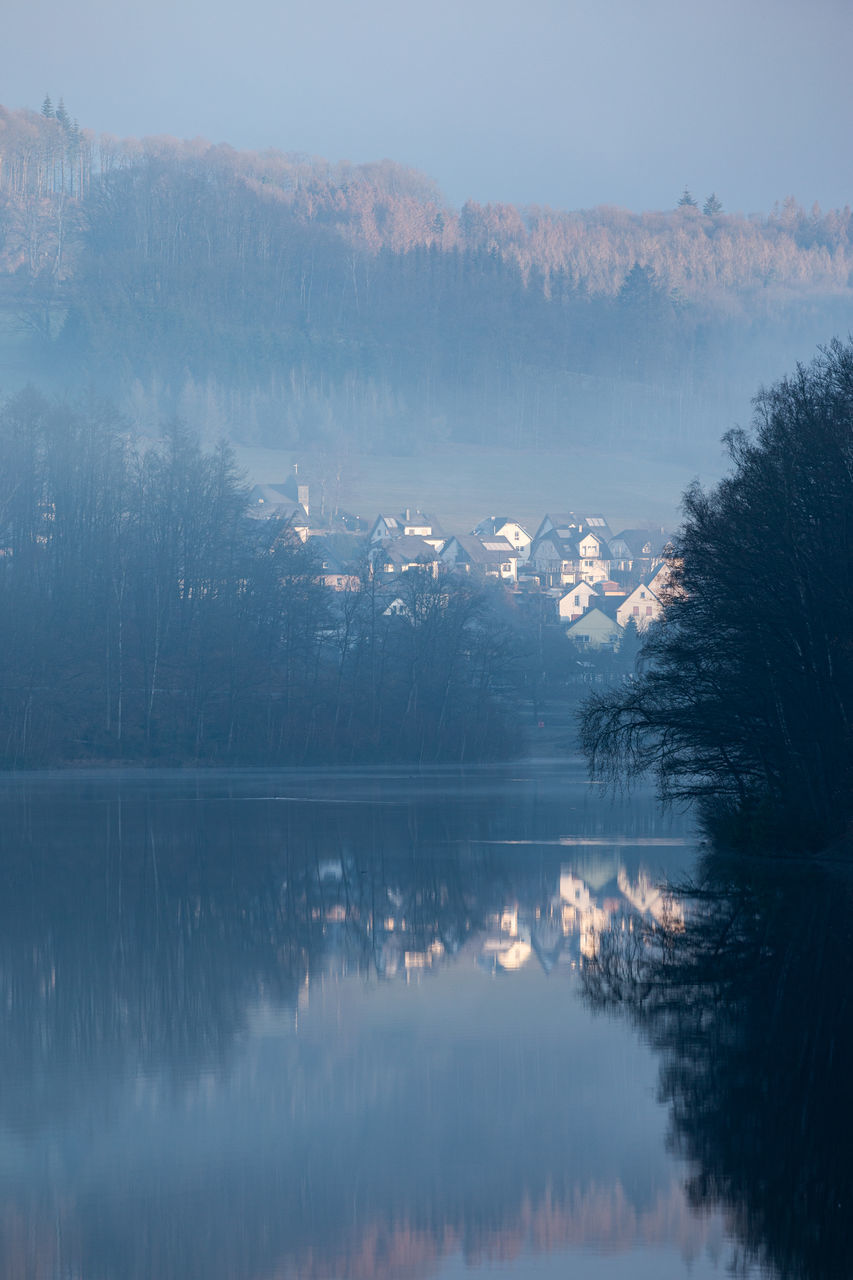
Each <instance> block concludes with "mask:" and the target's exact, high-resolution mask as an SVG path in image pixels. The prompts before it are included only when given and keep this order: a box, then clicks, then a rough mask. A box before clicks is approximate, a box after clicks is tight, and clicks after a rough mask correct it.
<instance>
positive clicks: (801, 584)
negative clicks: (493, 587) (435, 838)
mask: <svg viewBox="0 0 853 1280" xmlns="http://www.w3.org/2000/svg"><path fill="white" fill-rule="evenodd" d="M755 404H756V416H755V424H754V433H753V435H752V436H748V435H747V434H745V433H742V432H736V433H732V434H731V435H730V436H729V449H730V453H731V458H732V463H733V470H732V472H731V474H730V475H729V476H728V477H727V478H726V479H725V480H723V481H722V483H721V484H720V485H718V487H717V488H716V489H714V490H712V491H711V492H707V493H706V492H703V491H702V490H701V489H700V488H699V487H698V486H696V487H694V488H692V489H691V490H690V491H689V492H688V494H687V495H686V498H685V504H684V506H685V516H686V520H685V523H684V527H683V530H682V532H681V535H680V537H679V539H678V542H677V548H676V556H675V559H674V561H673V578H672V587H671V591H670V598H669V601H668V605H667V609H666V614H665V618H664V620H663V621H662V623H661V624H660V625H658V626H657V627H655V628H653V629H652V630H650V632H649V635H648V639H647V641H646V643H645V645H644V647H643V652H642V658H641V661H642V664H643V665H642V671H641V674H640V676H639V678H638V679H636V680H634V681H630V682H628V683H627V684H626V685H625V686H624V687H623V688H621V689H617V690H614V691H611V692H609V693H606V694H602V695H601V696H598V697H595V698H593V699H592V700H590V702H589V703H588V704H587V706H586V711H585V715H584V721H583V735H584V743H585V746H586V749H587V751H588V753H589V756H590V759H591V762H592V767H593V769H596V770H601V771H602V772H603V773H605V774H609V775H610V776H611V777H613V778H617V777H619V776H622V775H623V774H624V773H626V772H627V773H628V774H632V773H638V772H642V771H645V770H649V769H650V770H653V771H654V772H655V773H656V774H657V777H658V781H659V783H660V786H661V789H662V791H663V793H664V794H665V795H670V796H674V797H687V798H696V797H698V798H700V799H703V800H705V801H709V802H710V812H711V813H713V814H716V817H717V819H718V821H719V820H720V816H721V814H723V815H724V814H728V815H730V816H731V817H732V818H733V820H734V826H733V828H732V831H731V832H730V834H731V833H732V832H734V833H736V834H739V835H740V836H741V838H748V839H759V838H767V836H768V835H772V837H773V838H774V839H777V840H782V841H784V842H787V843H795V844H796V843H799V844H810V845H819V844H821V843H824V842H825V841H826V840H828V839H829V838H831V837H833V836H836V835H838V834H840V833H841V832H843V831H844V830H845V829H846V828H847V827H848V824H849V823H850V821H851V819H853V755H851V747H853V343H850V342H848V343H847V344H842V343H841V342H839V341H835V342H833V343H832V344H831V345H830V346H829V347H828V348H826V349H825V350H824V351H823V352H822V353H821V355H820V356H819V357H818V358H816V359H815V360H814V361H813V362H812V363H811V364H810V365H809V366H807V367H804V366H799V367H798V369H797V372H796V373H795V374H794V375H793V376H791V377H789V378H786V379H784V380H783V381H781V382H780V383H778V384H777V385H775V386H773V387H771V388H770V389H769V390H766V391H763V392H762V393H761V394H760V395H759V396H758V397H757V398H756V402H755Z"/></svg>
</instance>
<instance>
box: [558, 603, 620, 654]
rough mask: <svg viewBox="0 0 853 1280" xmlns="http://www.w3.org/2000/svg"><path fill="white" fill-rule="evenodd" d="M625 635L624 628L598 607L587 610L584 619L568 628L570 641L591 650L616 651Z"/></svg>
mask: <svg viewBox="0 0 853 1280" xmlns="http://www.w3.org/2000/svg"><path fill="white" fill-rule="evenodd" d="M623 633H624V628H623V627H622V626H620V624H619V623H618V622H617V621H616V620H615V619H613V618H611V617H608V615H607V614H606V613H605V612H604V610H603V609H600V608H599V607H598V606H597V605H594V606H593V607H592V608H591V609H587V611H586V613H585V614H584V615H583V617H581V618H578V619H577V621H576V622H573V623H571V625H570V626H568V627H567V628H566V635H567V637H568V638H569V640H573V641H574V642H575V643H576V644H581V645H584V646H586V647H588V648H590V649H615V648H617V647H618V645H619V642H620V640H621V639H622V635H623Z"/></svg>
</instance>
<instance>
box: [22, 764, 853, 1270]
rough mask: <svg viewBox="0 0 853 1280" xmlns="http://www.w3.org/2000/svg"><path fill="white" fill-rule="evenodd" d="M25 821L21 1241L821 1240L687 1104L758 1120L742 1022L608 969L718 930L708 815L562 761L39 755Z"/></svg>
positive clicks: (446, 1243)
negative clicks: (710, 921)
mask: <svg viewBox="0 0 853 1280" xmlns="http://www.w3.org/2000/svg"><path fill="white" fill-rule="evenodd" d="M0 831H2V837H0V838H1V839H2V866H0V921H1V922H2V930H1V931H0V1017H2V1038H1V1039H0V1073H2V1074H0V1083H2V1089H0V1126H2V1127H0V1273H2V1275H4V1276H10V1277H16V1276H22V1277H23V1276H28V1277H33V1278H34V1280H41V1278H42V1277H45V1278H46V1277H51V1278H54V1277H74V1278H75V1280H80V1278H82V1280H89V1278H90V1277H95V1278H98V1280H100V1278H101V1277H105V1278H106V1277H109V1278H111V1280H112V1278H124V1277H129V1278H136V1277H139V1278H140V1280H142V1278H146V1280H147V1278H148V1277H157V1278H158V1280H171V1278H172V1277H174V1278H175V1280H194V1278H195V1277H198V1278H199V1280H201V1278H202V1277H203V1278H204V1280H218V1278H219V1277H222V1278H223V1280H225V1278H226V1277H228V1278H232V1277H234V1278H236V1277H240V1278H241V1280H243V1278H245V1280H266V1278H272V1277H280V1278H283V1277H315V1276H316V1277H331V1276H335V1277H372V1276H379V1277H382V1276H388V1277H396V1276H399V1277H415V1276H417V1277H444V1278H446V1280H449V1278H450V1277H461V1276H463V1275H465V1276H484V1277H485V1276H495V1275H499V1276H502V1277H511V1276H512V1277H515V1276H529V1277H532V1278H535V1277H543V1278H545V1277H556V1276H566V1275H572V1276H573V1275H577V1276H584V1277H591V1278H593V1280H595V1278H597V1277H602V1278H604V1277H607V1278H612V1277H628V1276H631V1277H639V1278H640V1280H644V1278H646V1277H648V1278H650V1280H651V1278H652V1277H654V1278H655V1280H665V1278H666V1277H670V1276H672V1277H678V1276H687V1275H690V1276H691V1277H694V1278H695V1280H701V1278H703V1277H710V1276H714V1277H722V1276H725V1275H726V1274H728V1269H729V1267H730V1265H731V1264H732V1262H733V1261H734V1262H735V1263H738V1262H739V1263H740V1265H742V1268H743V1274H768V1275H776V1274H780V1275H781V1274H783V1273H784V1267H786V1266H788V1263H790V1264H791V1265H790V1266H789V1267H788V1271H787V1274H791V1275H795V1274H796V1275H798V1276H799V1275H802V1276H805V1275H809V1276H810V1275H813V1274H814V1275H818V1274H823V1272H821V1271H820V1269H819V1267H818V1266H815V1267H814V1268H812V1269H811V1270H809V1269H808V1265H807V1263H808V1259H807V1260H806V1262H805V1263H804V1262H803V1260H802V1258H801V1257H800V1255H799V1254H797V1255H796V1256H795V1257H793V1261H791V1259H792V1255H791V1254H790V1249H789V1252H788V1254H787V1255H786V1257H787V1258H788V1262H785V1263H784V1265H783V1264H780V1265H779V1266H777V1267H776V1268H775V1269H774V1259H776V1260H778V1258H779V1257H780V1256H781V1255H780V1254H779V1253H778V1251H777V1252H776V1253H774V1252H773V1251H772V1249H771V1250H767V1249H764V1255H766V1256H765V1263H766V1268H765V1271H762V1272H759V1270H758V1269H755V1270H750V1266H751V1263H750V1262H749V1259H750V1258H752V1257H761V1256H764V1255H762V1248H764V1246H765V1245H766V1239H765V1237H767V1236H769V1235H772V1222H771V1223H770V1225H767V1223H765V1222H764V1220H763V1219H762V1221H761V1222H758V1224H757V1226H756V1220H755V1219H756V1214H757V1212H758V1211H757V1210H753V1208H751V1206H750V1202H749V1197H748V1189H749V1188H747V1191H743V1192H741V1193H738V1191H737V1188H734V1189H731V1190H730V1193H729V1191H728V1190H727V1187H726V1186H724V1185H722V1184H723V1181H724V1174H726V1176H730V1177H731V1178H733V1177H734V1176H735V1175H734V1173H733V1172H732V1170H733V1169H734V1168H736V1167H737V1165H738V1159H739V1156H738V1150H737V1141H735V1140H734V1139H732V1145H733V1147H734V1148H735V1149H734V1151H733V1153H731V1154H729V1153H728V1152H726V1153H724V1155H722V1156H719V1158H717V1163H716V1164H715V1163H714V1159H715V1152H714V1151H711V1152H708V1151H703V1149H702V1148H701V1142H700V1141H699V1139H698V1138H697V1137H696V1134H695V1132H694V1129H695V1125H694V1128H693V1129H691V1127H690V1125H691V1122H692V1119H696V1117H694V1116H693V1115H692V1112H691V1106H690V1100H691V1097H692V1099H693V1105H694V1110H695V1111H696V1114H697V1116H698V1117H699V1119H700V1120H701V1121H702V1123H705V1122H708V1123H710V1124H711V1125H712V1126H716V1128H715V1130H714V1131H715V1133H716V1132H717V1129H719V1127H720V1125H721V1123H722V1122H721V1116H725V1117H726V1123H728V1122H731V1124H732V1126H733V1127H736V1128H738V1130H739V1131H742V1132H744V1133H746V1134H747V1142H748V1143H749V1142H752V1138H751V1137H750V1136H749V1134H748V1132H747V1131H748V1125H747V1126H744V1125H743V1124H742V1122H741V1119H740V1117H739V1115H738V1113H737V1107H738V1106H742V1107H744V1108H745V1109H746V1108H749V1111H748V1114H749V1115H750V1116H752V1115H754V1114H756V1107H755V1105H754V1102H753V1101H750V1100H749V1099H748V1098H747V1099H744V1097H743V1096H742V1095H743V1093H744V1091H746V1092H747V1093H748V1088H747V1086H746V1085H745V1084H744V1083H743V1081H741V1084H740V1095H738V1094H737V1088H736V1087H734V1086H733V1089H732V1092H731V1093H730V1094H726V1095H725V1096H721V1097H715V1098H714V1099H712V1100H711V1101H710V1102H709V1103H708V1105H707V1106H706V1105H705V1103H704V1102H703V1101H702V1097H701V1096H699V1095H698V1094H697V1090H696V1088H694V1083H695V1078H698V1076H697V1063H698V1064H699V1065H701V1066H702V1067H703V1068H709V1069H712V1071H713V1080H714V1081H718V1080H719V1079H720V1078H721V1076H725V1067H726V1065H727V1064H728V1058H726V1059H725V1061H723V1060H722V1059H721V1056H720V1055H721V1053H722V1052H723V1050H722V1049H721V1046H726V1050H725V1052H728V1046H730V1044H731V1042H732V1036H733V1032H732V1027H731V1025H729V1024H728V1023H727V1024H726V1026H725V1027H722V1028H720V1027H719V1025H718V1024H719V1019H717V1021H715V1017H714V1015H713V1014H712V1015H710V1016H709V1014H708V1009H706V1008H704V1007H703V1008H700V1009H699V1012H698V1013H697V1014H696V1015H695V1017H694V1019H693V1022H692V1024H691V1027H690V1028H689V1029H687V1030H684V1028H682V1030H681V1031H679V1030H678V1028H677V1027H676V1026H675V1024H676V1023H678V1017H676V1016H674V1014H673V1008H667V1009H664V1010H663V1012H662V1013H661V1008H660V1007H658V1006H655V1007H654V1008H650V1007H649V1003H648V1001H647V999H646V997H647V995H648V991H649V990H650V989H652V988H654V990H655V991H656V992H660V991H661V990H664V989H665V983H661V982H658V981H657V980H656V979H655V977H654V975H652V977H651V979H650V978H649V973H648V972H645V973H643V974H641V975H640V978H641V983H640V985H639V986H638V985H637V983H636V982H635V983H634V986H633V987H631V989H630V991H629V990H628V986H627V985H626V982H625V981H623V979H624V977H625V975H624V974H623V975H622V978H620V977H619V975H618V974H617V972H616V968H615V967H611V969H610V970H609V972H608V975H607V981H606V983H603V982H602V980H601V977H600V975H599V977H598V978H597V979H596V980H595V981H591V978H590V972H591V964H590V961H591V958H592V957H593V956H594V955H595V953H596V947H597V941H596V940H597V939H599V938H600V937H601V936H602V934H603V933H607V934H608V935H609V936H610V937H611V939H612V940H613V941H614V946H616V944H617V943H618V947H616V950H618V951H619V957H621V958H620V959H619V963H620V964H621V963H623V962H624V963H627V962H628V961H626V957H628V959H630V955H631V951H630V948H631V946H632V945H633V940H634V939H639V938H640V937H641V936H646V937H647V936H648V935H649V932H650V930H651V931H652V932H655V931H656V930H657V929H658V928H659V926H661V925H668V926H672V924H673V920H675V922H676V924H677V925H678V927H679V928H680V927H681V926H680V924H679V921H680V920H681V919H682V917H683V918H684V920H685V921H686V927H685V931H684V934H683V936H685V937H689V936H691V935H690V933H689V909H687V912H686V914H685V910H684V909H683V908H682V906H681V904H680V903H678V902H674V901H673V900H672V899H671V898H670V897H669V896H668V895H667V894H666V893H661V892H660V890H659V889H658V888H657V886H658V885H659V884H660V882H661V881H662V880H663V879H664V878H665V877H670V878H672V879H676V880H679V879H683V878H684V877H685V876H686V875H688V874H690V873H692V872H693V871H694V870H695V866H696V858H697V848H696V840H695V837H694V834H693V831H692V828H691V823H690V819H689V818H688V817H685V816H679V815H677V814H676V815H672V814H670V815H669V816H662V815H661V814H660V812H659V811H658V810H657V808H656V806H655V805H654V803H653V802H652V800H651V799H650V798H649V797H646V796H635V797H633V798H631V799H630V800H624V801H615V802H614V801H613V799H612V798H611V799H606V798H604V797H602V795H601V794H600V793H598V792H596V791H594V790H592V789H590V788H589V787H588V786H587V785H586V783H585V781H584V776H583V772H582V770H581V767H580V765H573V764H572V763H571V762H570V763H566V762H560V763H558V762H547V761H539V762H536V761H529V762H525V763H524V764H522V765H518V764H515V765H512V766H506V767H495V768H487V769H481V770H473V771H466V772H465V773H464V774H461V773H459V772H453V771H436V772H430V773H426V774H412V773H407V772H402V771H387V770H386V771H355V770H349V771H336V772H304V771H300V772H238V773H227V774H226V773H203V774H196V773H186V772H184V773H144V774H143V773H136V774H115V773H111V774H80V775H78V774H75V775H73V776H70V775H37V776H30V777H24V778H22V777H20V776H17V777H6V778H3V779H2V780H0ZM679 913H681V914H679ZM754 915H755V912H754V910H753V914H752V916H750V919H752V918H753V917H754ZM730 932H731V931H729V933H730ZM655 936H657V935H656V933H655ZM761 945H762V946H765V949H766V945H767V939H766V938H765V939H764V940H763V941H762V943H761ZM620 948H621V950H620ZM614 954H615V951H614V950H613V948H611V959H612V958H613V955H614ZM643 955H644V956H646V957H647V955H648V953H647V952H643ZM741 962H742V958H741ZM766 963H767V962H766V959H764V960H762V964H763V965H764V966H765V968H766ZM617 967H618V966H617ZM592 968H594V966H592ZM667 975H668V978H673V982H674V983H675V984H676V985H677V984H678V983H682V984H684V977H683V971H682V970H679V973H678V975H676V977H673V974H672V972H671V971H670V970H667ZM634 978H636V973H635V974H634ZM691 982H693V980H692V978H691ZM620 984H621V985H620ZM615 985H616V986H618V991H616V992H615V996H614V988H615ZM688 985H689V984H688ZM696 985H697V984H696V983H695V982H694V983H693V986H696ZM605 986H606V990H605V989H604V988H605ZM678 989H679V990H682V989H684V990H686V989H687V985H684V986H683V987H679V988H678ZM691 989H692V988H691ZM703 990H704V988H703ZM638 991H639V993H640V994H639V995H638V994H637V993H638ZM794 998H795V997H794V996H793V995H792V999H794ZM760 999H761V1001H762V1007H763V1004H764V1003H767V1001H766V1000H765V997H764V996H761V997H760ZM632 1001H633V1005H632ZM679 1001H680V997H678V998H676V999H675V1001H674V1005H673V1007H674V1008H675V1009H676V1010H677V1009H678V1008H679ZM659 1003H660V1002H659ZM700 1003H701V1002H700ZM769 1003H771V1004H772V1001H770V1002H769ZM691 1007H693V1006H691ZM709 1007H712V1008H713V1009H716V1010H719V1008H720V1007H725V1008H726V1009H727V1010H730V1009H731V1008H733V1007H734V1003H733V1002H732V1000H731V999H729V1002H728V1003H726V1002H725V1001H724V1002H723V1006H721V1005H720V1001H719V999H718V998H717V997H716V996H715V997H714V998H713V1000H712V1002H711V1006H709ZM784 1012H785V1016H786V1019H787V1018H789V1017H790V1010H788V1009H786V1010H785V1011H784ZM827 1016H829V1015H828V1014H827ZM745 1017H746V1019H747V1020H748V1021H749V1022H750V1025H751V1023H752V1017H753V1015H752V1013H751V1012H749V1011H747V1014H746V1015H745ZM740 1025H741V1024H740V1023H737V1024H736V1026H735V1040H736V1039H737V1028H738V1027H739V1026H740ZM674 1027H675V1030H674V1029H673V1028H674ZM709 1028H711V1030H710V1031H709ZM688 1031H689V1035H688ZM667 1034H668V1035H669V1040H667V1038H666V1037H667ZM768 1034H769V1033H768V1032H767V1029H766V1028H765V1031H764V1033H763V1036H764V1039H763V1041H762V1043H764V1042H765V1041H766V1039H767V1035H768ZM685 1036H687V1039H685ZM706 1036H710V1037H711V1039H712V1041H713V1043H711V1042H710V1041H709V1042H708V1043H705V1041H704V1040H703V1037H706ZM679 1054H682V1057H681V1058H680V1057H679ZM685 1054H686V1061H687V1062H688V1063H689V1064H690V1067H691V1069H692V1070H693V1072H694V1074H693V1075H690V1074H689V1071H688V1073H687V1076H686V1077H685V1076H684V1071H685V1070H686V1068H685V1065H684V1061H682V1058H684V1056H685ZM709 1064H710V1067H709ZM739 1066H740V1068H741V1069H742V1070H743V1069H746V1070H747V1071H748V1066H747V1067H745V1064H744V1063H743V1062H740V1064H739ZM808 1069H811V1070H812V1075H814V1070H815V1067H814V1063H812V1066H811V1068H809V1067H808V1064H805V1065H804V1066H803V1070H808ZM742 1070H741V1074H742ZM673 1073H674V1075H673ZM736 1074H737V1073H736ZM698 1075H701V1072H699V1073H698ZM683 1077H684V1079H686V1080H687V1083H686V1084H685V1083H684V1079H683ZM737 1078H738V1079H739V1080H740V1079H741V1077H740V1076H738V1077H737ZM703 1087H704V1088H706V1089H708V1090H709V1091H713V1088H715V1087H716V1086H715V1085H709V1084H708V1082H707V1080H706V1082H705V1085H704V1086H703ZM766 1092H767V1090H766V1088H764V1089H763V1095H766ZM763 1095H762V1096H763ZM795 1104H796V1099H793V1101H792V1103H791V1105H792V1107H793V1108H794V1110H793V1112H792V1113H791V1114H792V1115H796V1114H797V1112H796V1105H795ZM757 1110H758V1112H760V1111H761V1108H760V1106H759V1107H758V1109H757ZM685 1116H686V1120H685ZM709 1117H710V1120H709ZM786 1123H791V1124H793V1121H792V1120H791V1117H790V1116H786ZM814 1123H817V1122H816V1121H815V1120H814V1118H813V1117H812V1118H811V1119H810V1120H809V1124H810V1125H813V1124H814ZM699 1127H700V1128H701V1124H700V1126H699ZM723 1127H725V1125H723ZM794 1127H796V1125H794ZM755 1140H756V1141H759V1142H760V1141H762V1140H763V1139H761V1136H760V1135H758V1136H757V1137H756V1139H755ZM796 1158H797V1159H799V1156H797V1157H796ZM726 1160H728V1164H726ZM727 1170H728V1173H726V1171H727ZM770 1172H773V1173H774V1176H775V1171H768V1176H770ZM745 1176H747V1175H745ZM758 1176H759V1179H760V1171H759V1175H758ZM808 1176H809V1177H810V1178H812V1179H815V1178H817V1177H818V1176H819V1172H818V1171H816V1170H815V1169H814V1168H813V1167H811V1168H810V1170H809V1173H808ZM709 1178H710V1179H711V1183H712V1184H713V1185H709V1184H708V1179H709ZM824 1182H825V1179H824ZM750 1186H751V1184H750ZM825 1189H826V1188H825ZM837 1192H838V1187H837V1186H836V1185H834V1184H833V1186H832V1188H830V1190H829V1192H828V1194H829V1198H830V1199H831V1198H832V1196H833V1195H835V1194H836V1193H837ZM839 1194H840V1192H839ZM780 1196H781V1203H783V1204H784V1197H785V1196H788V1198H789V1200H790V1210H791V1212H790V1214H789V1215H788V1218H790V1216H791V1215H792V1214H793V1215H794V1216H796V1213H797V1211H798V1210H797V1199H796V1189H795V1187H794V1186H793V1184H792V1187H791V1189H790V1190H787V1189H781V1190H780ZM777 1199H779V1197H777ZM827 1203H828V1202H827ZM774 1204H775V1201H774ZM800 1208H801V1209H802V1208H803V1206H802V1205H800ZM825 1211H826V1212H830V1210H828V1209H825ZM803 1212H806V1210H805V1209H804V1210H803ZM831 1212H832V1213H836V1212H837V1213H839V1214H840V1213H842V1212H843V1213H844V1214H846V1212H847V1205H846V1204H845V1205H844V1207H843V1210H842V1209H839V1210H834V1209H833V1210H831ZM807 1213H808V1215H809V1216H810V1217H812V1218H813V1217H814V1215H815V1208H814V1206H811V1207H807ZM750 1215H752V1216H750ZM782 1216H783V1217H784V1216H785V1215H782ZM765 1217H767V1214H765ZM753 1229H754V1233H755V1231H757V1236H756V1238H755V1239H753V1240H751V1239H750V1234H749V1233H750V1231H751V1230H753ZM784 1230H787V1228H785V1229H784ZM784 1230H783V1234H784ZM762 1233H763V1234H762ZM786 1240H787V1237H786ZM788 1243H789V1242H788ZM795 1244H796V1242H795ZM786 1247H788V1245H787V1244H786ZM801 1264H802V1265H801ZM798 1267H799V1270H798V1269H797V1268H798ZM826 1274H827V1275H830V1274H832V1272H831V1271H827V1272H826ZM839 1274H841V1273H839Z"/></svg>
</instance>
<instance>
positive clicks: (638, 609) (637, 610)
mask: <svg viewBox="0 0 853 1280" xmlns="http://www.w3.org/2000/svg"><path fill="white" fill-rule="evenodd" d="M639 616H640V606H639V605H638V604H635V605H634V617H635V618H639Z"/></svg>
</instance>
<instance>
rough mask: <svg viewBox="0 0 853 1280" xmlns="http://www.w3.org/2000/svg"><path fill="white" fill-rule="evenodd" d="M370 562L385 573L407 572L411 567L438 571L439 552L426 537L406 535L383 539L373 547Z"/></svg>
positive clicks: (377, 569) (375, 568)
mask: <svg viewBox="0 0 853 1280" xmlns="http://www.w3.org/2000/svg"><path fill="white" fill-rule="evenodd" d="M368 555H369V559H370V563H371V565H372V567H373V569H374V570H375V571H379V570H381V571H382V572H383V573H389V574H390V573H407V572H408V571H409V570H410V569H429V571H430V572H431V573H433V574H437V573H438V565H439V559H438V552H437V550H436V548H435V547H434V546H432V544H431V543H429V542H427V541H426V539H425V538H416V537H406V536H405V534H400V535H399V536H398V537H396V538H388V539H382V540H381V541H379V542H376V543H374V544H373V546H372V547H371V549H370V551H369V553H368Z"/></svg>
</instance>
